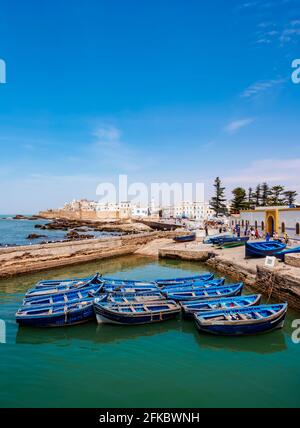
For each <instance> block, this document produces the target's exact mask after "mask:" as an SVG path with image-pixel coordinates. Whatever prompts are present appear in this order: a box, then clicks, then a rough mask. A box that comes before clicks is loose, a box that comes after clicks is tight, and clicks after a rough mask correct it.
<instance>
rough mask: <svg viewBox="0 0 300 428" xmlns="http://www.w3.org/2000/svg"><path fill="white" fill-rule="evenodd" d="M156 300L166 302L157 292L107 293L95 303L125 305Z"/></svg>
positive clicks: (97, 298) (96, 299)
mask: <svg viewBox="0 0 300 428" xmlns="http://www.w3.org/2000/svg"><path fill="white" fill-rule="evenodd" d="M157 300H166V298H165V296H164V295H163V294H161V293H159V292H151V293H108V294H104V295H103V296H100V297H96V298H95V302H96V303H99V302H103V303H104V302H105V303H107V302H108V303H117V304H119V305H120V304H126V305H128V303H143V302H151V301H157Z"/></svg>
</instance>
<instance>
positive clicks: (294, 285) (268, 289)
mask: <svg viewBox="0 0 300 428" xmlns="http://www.w3.org/2000/svg"><path fill="white" fill-rule="evenodd" d="M254 288H255V289H256V290H259V291H260V292H261V293H263V294H265V295H267V296H268V297H272V298H273V297H274V298H276V299H277V300H280V301H282V302H288V303H289V306H290V307H293V308H295V309H298V310H300V277H299V276H296V275H294V274H289V273H288V272H283V271H280V270H276V269H274V270H272V269H269V268H265V267H259V266H258V267H257V274H256V281H255V284H254Z"/></svg>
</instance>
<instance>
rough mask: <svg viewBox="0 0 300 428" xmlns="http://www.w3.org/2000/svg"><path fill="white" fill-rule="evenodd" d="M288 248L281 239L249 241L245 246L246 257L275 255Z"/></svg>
mask: <svg viewBox="0 0 300 428" xmlns="http://www.w3.org/2000/svg"><path fill="white" fill-rule="evenodd" d="M285 248H286V245H285V244H284V243H283V242H280V241H269V242H267V241H265V242H247V243H246V247H245V257H266V256H275V255H276V253H280V252H281V251H283V250H284V249H285Z"/></svg>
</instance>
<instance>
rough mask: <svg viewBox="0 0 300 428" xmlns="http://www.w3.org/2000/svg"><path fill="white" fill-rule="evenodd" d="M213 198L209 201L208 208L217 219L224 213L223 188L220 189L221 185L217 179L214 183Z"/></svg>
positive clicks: (224, 199)
mask: <svg viewBox="0 0 300 428" xmlns="http://www.w3.org/2000/svg"><path fill="white" fill-rule="evenodd" d="M214 188H215V196H213V197H212V198H211V200H210V206H211V208H212V209H213V210H214V212H215V213H216V216H217V217H218V216H219V215H220V214H225V213H226V203H225V202H226V198H225V196H224V193H225V187H222V183H221V180H220V178H219V177H217V178H216V179H215V182H214Z"/></svg>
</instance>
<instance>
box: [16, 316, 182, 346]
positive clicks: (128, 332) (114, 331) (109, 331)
mask: <svg viewBox="0 0 300 428" xmlns="http://www.w3.org/2000/svg"><path fill="white" fill-rule="evenodd" d="M181 331H182V324H181V322H180V320H170V321H167V322H164V323H157V324H152V325H150V324H149V325H143V326H131V327H130V326H117V325H109V324H103V325H97V323H96V322H95V323H89V324H85V325H82V326H77V327H63V328H53V329H37V328H29V327H19V329H18V331H17V335H16V343H18V344H30V345H40V344H48V343H56V342H59V341H61V340H65V341H73V340H85V341H90V342H92V343H97V344H108V343H117V342H122V341H127V340H136V339H140V338H145V337H150V336H156V335H160V334H165V333H169V332H178V333H180V332H181Z"/></svg>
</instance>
